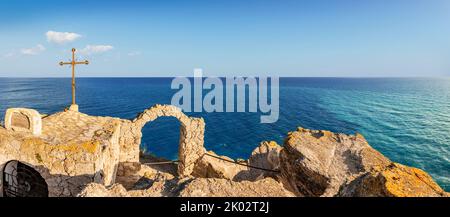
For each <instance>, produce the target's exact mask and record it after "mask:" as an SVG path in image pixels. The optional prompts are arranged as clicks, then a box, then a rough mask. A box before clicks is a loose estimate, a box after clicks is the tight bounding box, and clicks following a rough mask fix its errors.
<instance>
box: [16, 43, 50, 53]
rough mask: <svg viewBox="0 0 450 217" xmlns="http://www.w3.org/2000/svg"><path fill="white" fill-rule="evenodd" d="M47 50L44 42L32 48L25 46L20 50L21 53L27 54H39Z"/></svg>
mask: <svg viewBox="0 0 450 217" xmlns="http://www.w3.org/2000/svg"><path fill="white" fill-rule="evenodd" d="M44 50H45V47H44V46H43V45H42V44H38V45H36V46H34V47H32V48H23V49H21V50H20V53H22V54H25V55H37V54H39V53H41V52H42V51H44Z"/></svg>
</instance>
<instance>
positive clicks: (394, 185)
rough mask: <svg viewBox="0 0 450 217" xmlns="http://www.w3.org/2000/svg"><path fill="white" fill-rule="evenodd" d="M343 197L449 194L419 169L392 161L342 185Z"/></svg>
mask: <svg viewBox="0 0 450 217" xmlns="http://www.w3.org/2000/svg"><path fill="white" fill-rule="evenodd" d="M337 196H343V197H361V196H363V197H367V196H370V197H386V196H389V197H438V196H449V195H448V193H446V192H444V191H443V190H442V189H441V187H439V185H438V184H436V182H434V181H433V179H432V178H431V176H430V175H428V174H427V173H426V172H424V171H423V170H421V169H417V168H413V167H408V166H405V165H401V164H398V163H392V164H390V165H389V166H387V167H385V168H383V169H382V170H380V171H371V172H369V173H366V174H363V175H361V176H360V177H358V178H356V179H355V180H353V181H351V182H350V183H348V185H345V186H343V187H342V189H341V190H340V192H339V193H338V195H337Z"/></svg>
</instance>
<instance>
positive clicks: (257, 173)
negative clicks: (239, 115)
mask: <svg viewBox="0 0 450 217" xmlns="http://www.w3.org/2000/svg"><path fill="white" fill-rule="evenodd" d="M282 149H283V148H282V147H281V146H280V145H278V144H277V143H276V142H274V141H269V142H267V141H264V142H262V143H261V144H260V145H259V146H258V147H257V148H256V149H255V150H253V152H252V155H251V156H250V158H249V159H248V162H249V165H250V166H253V167H257V168H264V169H267V170H260V169H256V168H249V173H250V177H252V178H253V179H254V180H257V179H261V178H264V177H276V176H277V175H278V172H275V171H278V170H279V169H280V153H281V150H282ZM270 170H272V171H270Z"/></svg>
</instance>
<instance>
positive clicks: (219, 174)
mask: <svg viewBox="0 0 450 217" xmlns="http://www.w3.org/2000/svg"><path fill="white" fill-rule="evenodd" d="M214 156H215V157H214ZM219 158H222V159H226V160H228V161H225V160H221V159H219ZM229 161H231V162H234V160H233V159H231V158H229V157H227V156H218V155H217V154H216V153H214V152H213V151H208V152H207V154H206V155H203V156H202V157H201V158H200V159H199V160H198V161H197V163H196V164H195V167H194V171H193V173H192V175H193V176H195V177H202V178H221V179H228V180H236V179H237V178H238V177H239V176H242V175H243V174H244V173H245V174H247V169H248V168H247V167H246V166H242V165H239V164H234V163H230V162H229ZM241 163H242V162H241Z"/></svg>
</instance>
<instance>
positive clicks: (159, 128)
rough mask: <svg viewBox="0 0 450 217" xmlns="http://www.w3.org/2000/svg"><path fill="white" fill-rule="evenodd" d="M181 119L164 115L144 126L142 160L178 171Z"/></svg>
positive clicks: (148, 163) (161, 168)
mask: <svg viewBox="0 0 450 217" xmlns="http://www.w3.org/2000/svg"><path fill="white" fill-rule="evenodd" d="M179 141H180V121H179V120H178V119H176V118H174V117H166V116H162V117H159V118H157V119H155V120H153V121H150V122H148V123H146V124H145V125H144V127H143V128H142V139H141V144H140V150H141V154H140V162H141V163H143V164H146V165H149V166H151V167H154V168H155V169H158V170H162V171H165V172H169V173H171V174H174V175H175V174H176V173H177V164H176V163H175V162H173V163H170V162H171V161H177V160H178V146H179Z"/></svg>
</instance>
